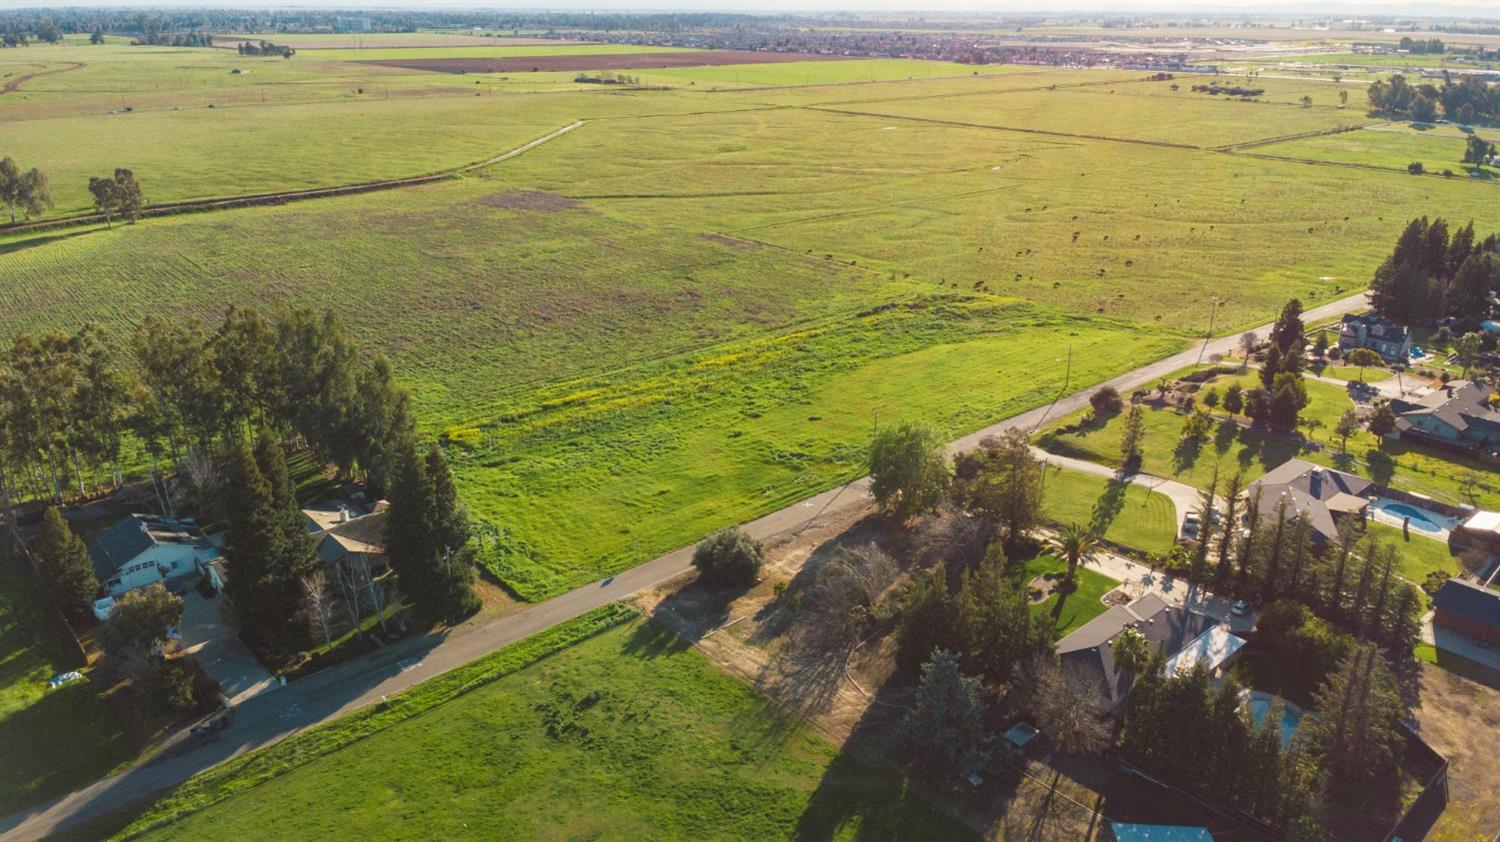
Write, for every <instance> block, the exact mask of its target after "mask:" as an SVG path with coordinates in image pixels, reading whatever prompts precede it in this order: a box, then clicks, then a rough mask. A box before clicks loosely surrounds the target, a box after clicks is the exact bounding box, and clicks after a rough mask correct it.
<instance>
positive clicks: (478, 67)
mask: <svg viewBox="0 0 1500 842" xmlns="http://www.w3.org/2000/svg"><path fill="white" fill-rule="evenodd" d="M844 60H846V59H845V57H844V56H816V55H802V54H800V53H761V52H741V51H735V50H702V51H699V52H687V53H622V54H615V55H576V56H556V55H551V56H502V57H497V58H432V59H396V58H393V59H371V60H369V61H361V62H359V63H360V64H379V65H384V66H386V67H404V68H406V69H408V70H431V71H433V72H435V73H524V72H527V71H531V70H536V71H548V70H550V71H568V70H640V69H648V68H652V69H659V68H663V67H718V66H720V65H725V64H777V63H781V62H789V61H844Z"/></svg>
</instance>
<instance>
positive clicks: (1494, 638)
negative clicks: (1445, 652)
mask: <svg viewBox="0 0 1500 842" xmlns="http://www.w3.org/2000/svg"><path fill="white" fill-rule="evenodd" d="M1432 625H1433V628H1434V629H1443V630H1446V631H1450V632H1455V633H1457V634H1461V635H1463V636H1464V637H1468V638H1472V639H1474V640H1478V641H1480V642H1482V643H1486V644H1489V645H1490V646H1500V591H1497V590H1494V589H1491V588H1486V587H1484V586H1483V585H1476V584H1474V583H1473V582H1465V581H1461V580H1459V579H1449V580H1448V581H1446V582H1444V583H1443V586H1442V587H1441V588H1439V589H1438V592H1437V593H1436V594H1434V595H1433V597H1432ZM1437 641H1438V647H1439V648H1442V645H1443V638H1442V636H1438V638H1437Z"/></svg>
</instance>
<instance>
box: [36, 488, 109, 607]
mask: <svg viewBox="0 0 1500 842" xmlns="http://www.w3.org/2000/svg"><path fill="white" fill-rule="evenodd" d="M36 563H37V573H38V575H39V576H40V578H41V582H40V584H41V592H42V601H43V602H45V603H47V604H48V605H50V606H52V607H53V608H56V609H57V610H59V611H61V612H63V613H64V614H72V615H78V614H81V613H83V612H84V611H86V610H88V607H89V605H90V604H92V603H93V601H94V594H95V593H96V592H98V590H99V582H98V581H97V580H96V579H95V578H94V565H93V563H92V562H91V561H89V551H88V547H86V546H84V543H83V541H82V540H80V539H79V537H78V536H77V535H74V534H73V530H72V528H70V527H69V526H68V522H67V521H66V520H64V519H63V516H62V512H61V511H59V510H58V509H57V508H55V507H54V508H48V509H47V512H46V513H45V514H43V515H42V529H41V532H40V533H39V534H38V535H37V538H36Z"/></svg>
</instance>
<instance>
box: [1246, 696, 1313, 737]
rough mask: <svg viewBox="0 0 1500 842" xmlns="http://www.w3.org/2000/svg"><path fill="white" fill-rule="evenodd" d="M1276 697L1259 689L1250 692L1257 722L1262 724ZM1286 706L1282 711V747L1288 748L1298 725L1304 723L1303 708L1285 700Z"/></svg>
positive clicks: (1252, 708)
mask: <svg viewBox="0 0 1500 842" xmlns="http://www.w3.org/2000/svg"><path fill="white" fill-rule="evenodd" d="M1273 698H1274V697H1272V696H1271V695H1269V694H1266V693H1262V692H1260V691H1258V690H1253V691H1251V692H1250V713H1251V714H1252V715H1253V716H1254V717H1255V724H1256V725H1260V722H1261V720H1262V719H1265V718H1266V714H1267V713H1268V712H1269V711H1270V710H1271V701H1272V699H1273ZM1283 704H1284V705H1285V707H1284V708H1283V710H1282V712H1281V747H1282V748H1286V747H1287V746H1289V745H1291V744H1292V735H1293V734H1294V733H1296V732H1297V726H1298V725H1300V724H1302V709H1301V708H1299V707H1297V706H1296V705H1294V704H1292V703H1291V702H1283Z"/></svg>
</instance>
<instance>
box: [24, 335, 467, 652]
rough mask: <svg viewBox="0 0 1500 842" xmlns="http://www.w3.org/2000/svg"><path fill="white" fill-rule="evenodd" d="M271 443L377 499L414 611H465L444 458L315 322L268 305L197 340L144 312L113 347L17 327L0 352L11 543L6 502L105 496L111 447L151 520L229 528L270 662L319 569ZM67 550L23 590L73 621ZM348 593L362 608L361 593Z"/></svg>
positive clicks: (462, 567) (84, 570) (113, 483)
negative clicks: (32, 589)
mask: <svg viewBox="0 0 1500 842" xmlns="http://www.w3.org/2000/svg"><path fill="white" fill-rule="evenodd" d="M288 446H293V447H297V448H303V449H306V450H307V451H308V452H309V453H310V454H311V455H312V457H313V458H314V459H315V460H316V461H317V462H318V463H319V464H324V465H330V466H333V467H334V468H335V469H336V470H337V471H338V472H339V474H340V476H345V477H352V476H355V475H358V476H362V477H363V478H364V480H365V482H366V486H367V489H368V491H369V493H370V494H371V495H372V496H377V497H378V496H385V495H389V497H390V503H391V506H390V511H389V513H388V515H387V535H386V539H387V552H386V555H387V559H388V561H389V562H390V567H391V569H392V570H393V571H394V572H395V574H396V578H397V584H398V586H399V588H400V590H401V592H402V593H403V594H405V595H406V597H407V599H408V601H409V602H410V604H411V606H412V608H413V609H414V611H415V613H416V614H417V616H419V617H420V618H423V619H425V620H445V619H452V618H456V617H459V616H462V615H464V614H466V613H468V612H470V611H472V610H473V609H474V608H476V607H477V597H475V595H474V594H473V592H472V589H471V588H470V582H471V580H472V571H473V559H472V554H471V550H470V549H469V546H468V537H469V535H468V523H467V516H466V514H465V513H464V510H463V508H462V507H461V506H460V504H459V503H458V499H457V492H456V489H455V488H454V486H453V482H452V477H451V474H450V473H449V471H448V467H447V464H446V461H445V460H444V458H443V455H442V453H441V451H439V450H438V449H437V448H436V447H435V446H432V447H429V448H427V449H425V450H424V449H423V448H422V447H421V446H420V445H419V441H418V436H417V432H416V428H415V424H414V421H413V418H412V415H411V400H410V396H409V395H408V394H407V393H406V391H405V390H404V389H402V388H401V387H400V386H399V385H398V384H397V383H396V382H395V379H394V376H393V373H392V370H391V366H390V363H389V362H388V361H387V360H386V359H385V357H384V356H383V355H381V354H378V353H376V354H369V355H367V354H364V353H362V352H361V351H360V350H359V349H358V347H357V346H356V345H355V344H354V342H353V341H352V340H351V339H350V337H349V336H348V335H347V333H346V331H345V329H344V327H343V325H342V323H341V322H340V321H339V320H338V318H337V317H336V316H335V315H334V314H333V313H332V312H331V311H329V312H324V313H322V314H318V313H315V312H314V311H312V310H308V309H293V308H282V309H280V310H278V311H277V312H276V313H275V314H274V316H273V317H272V318H269V319H268V318H266V317H265V316H262V315H261V314H259V313H256V312H253V311H248V310H239V309H233V308H232V309H230V310H229V311H228V312H227V313H226V315H225V317H224V319H223V321H222V322H221V323H220V324H219V326H218V327H217V328H216V329H215V330H213V331H208V330H206V329H204V327H203V326H202V325H201V324H200V323H199V322H197V321H196V320H192V319H186V320H178V321H171V320H168V319H165V318H163V317H160V316H157V315H154V314H153V315H151V316H148V317H147V318H146V319H145V320H144V321H143V322H142V323H141V324H140V325H139V326H138V327H137V328H136V329H135V331H134V332H133V333H131V334H130V335H129V336H128V337H125V338H122V339H119V340H117V339H116V338H115V337H113V336H111V335H110V334H108V333H106V332H105V331H104V330H103V329H102V328H99V327H98V326H96V325H92V324H90V325H85V326H84V327H83V328H81V329H80V330H79V331H78V332H77V333H74V334H71V335H69V334H63V333H45V334H41V335H37V336H33V335H31V334H26V333H23V334H20V335H19V336H17V337H16V339H15V341H14V342H13V343H12V345H11V347H10V348H8V349H6V351H5V352H4V353H3V354H0V505H3V509H4V515H5V518H6V521H7V522H8V523H9V525H10V531H11V535H12V536H15V537H16V538H19V530H18V528H17V525H16V518H15V515H14V511H13V507H14V506H13V504H14V503H15V502H16V500H17V498H19V497H30V498H34V499H42V500H48V501H52V502H54V503H61V502H63V500H64V498H65V496H66V492H67V491H71V492H76V494H77V496H78V497H79V498H85V497H88V496H90V495H91V494H93V493H98V492H100V491H104V490H113V489H116V488H118V487H120V486H121V484H122V483H123V481H124V464H123V459H124V456H125V454H126V453H127V450H129V449H136V450H139V451H141V452H143V453H144V455H145V456H146V457H147V459H148V461H149V466H148V469H147V471H146V474H147V476H146V480H147V481H148V483H149V485H150V488H151V490H152V494H153V496H154V497H155V499H156V501H157V503H158V505H159V506H160V508H161V510H162V512H163V513H165V514H167V515H169V516H176V515H177V513H178V511H179V509H181V508H184V507H191V508H193V509H195V510H196V511H197V512H199V513H200V515H203V516H205V517H207V518H209V519H212V520H214V521H215V522H222V523H226V524H228V526H229V535H230V537H229V577H228V578H229V585H228V587H229V596H230V599H231V601H232V602H233V603H234V604H235V607H236V611H237V613H238V614H239V616H240V618H241V620H242V624H243V625H242V631H243V633H244V634H245V636H246V638H247V640H248V641H250V642H251V643H252V644H253V645H255V646H256V647H257V649H258V650H259V651H261V652H263V653H269V654H271V655H273V656H284V655H285V654H287V653H288V652H291V651H295V650H296V649H297V648H300V645H301V644H304V643H305V642H306V637H307V636H306V633H305V632H306V626H307V625H308V622H307V621H308V617H307V616H306V614H307V612H306V611H305V610H304V607H305V606H304V603H305V602H306V600H307V598H308V596H309V594H308V591H309V590H310V584H311V583H309V582H308V581H307V579H308V577H310V576H314V575H316V574H317V573H318V568H319V567H320V565H318V564H317V561H316V557H315V556H314V555H313V547H312V543H311V537H310V536H309V534H308V533H307V531H306V527H305V526H304V524H303V519H302V515H301V510H300V505H299V504H298V501H297V500H296V498H295V495H294V493H293V491H292V487H291V485H290V480H289V478H288V474H287V468H286V448H287V447H288ZM65 490H66V491H65ZM50 517H51V515H48V518H50ZM50 522H51V521H50V520H45V521H44V524H46V523H50ZM63 526H64V527H65V526H66V524H63ZM44 532H45V530H44ZM66 546H71V545H70V543H69V542H68V541H66V540H65V539H64V538H63V537H60V536H54V538H52V539H48V540H44V541H42V543H41V545H40V547H39V549H38V551H37V553H36V555H37V556H38V565H39V568H40V571H39V572H40V573H41V575H40V577H39V578H40V580H41V583H40V584H41V588H42V590H43V591H44V593H46V594H48V597H47V598H48V600H49V602H50V603H51V604H53V605H57V606H58V607H59V608H60V609H62V610H64V611H65V612H68V613H72V614H73V615H74V616H78V615H79V614H81V613H82V612H84V611H85V610H86V609H87V607H88V604H89V602H90V601H91V600H92V598H93V595H94V592H95V591H96V590H97V587H98V583H97V582H93V581H92V579H93V575H92V571H91V568H89V567H88V565H87V557H86V553H79V552H77V551H76V550H77V547H76V546H74V547H72V549H71V550H69V551H67V552H64V551H62V550H60V549H59V550H54V549H53V548H54V547H66ZM363 575H364V576H365V577H366V579H368V577H369V571H368V570H365V571H363ZM351 585H352V586H353V588H352V589H357V588H358V586H360V585H363V586H364V589H365V591H366V592H367V600H366V602H367V604H369V605H370V606H371V607H372V608H374V609H375V610H376V611H377V613H379V609H380V607H381V604H380V603H381V601H382V597H381V596H380V595H379V594H377V593H376V592H375V587H374V584H373V583H372V582H369V581H365V582H354V583H351ZM358 604H359V602H358V600H357V599H356V605H358ZM325 620H326V618H325Z"/></svg>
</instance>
